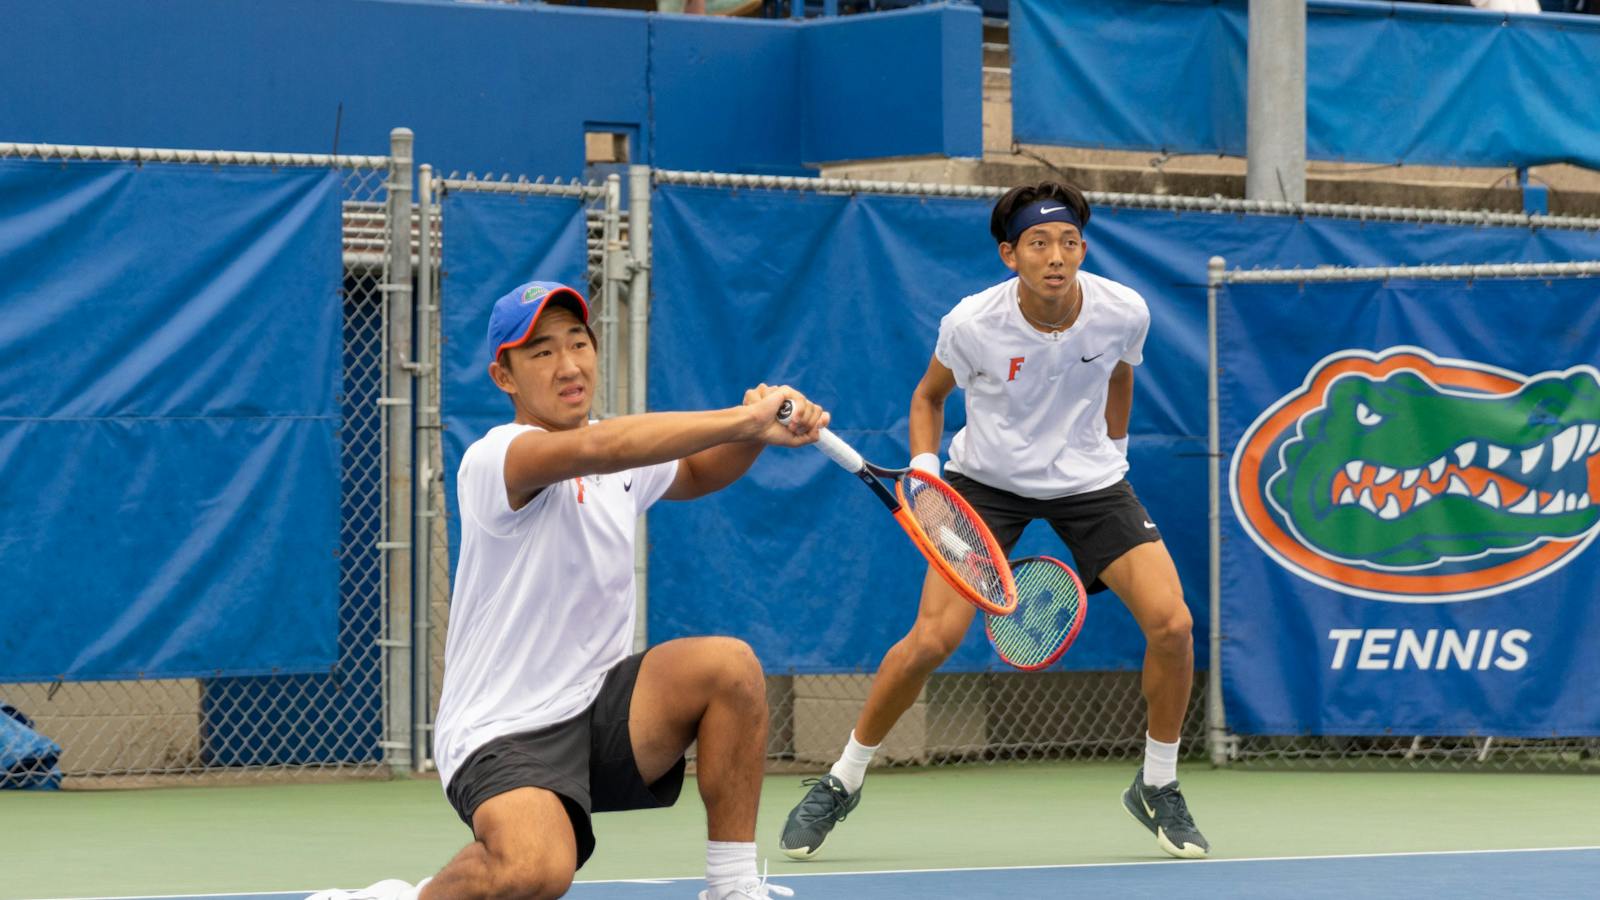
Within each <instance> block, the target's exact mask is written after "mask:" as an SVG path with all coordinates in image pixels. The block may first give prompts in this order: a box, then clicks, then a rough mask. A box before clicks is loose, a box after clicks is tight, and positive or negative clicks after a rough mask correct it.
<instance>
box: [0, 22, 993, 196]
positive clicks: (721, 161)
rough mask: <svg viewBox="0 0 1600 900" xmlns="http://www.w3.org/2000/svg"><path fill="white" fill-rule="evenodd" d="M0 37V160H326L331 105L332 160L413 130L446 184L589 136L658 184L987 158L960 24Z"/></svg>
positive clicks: (539, 170) (264, 27)
mask: <svg viewBox="0 0 1600 900" xmlns="http://www.w3.org/2000/svg"><path fill="white" fill-rule="evenodd" d="M0 21H3V22H4V27H0V60H4V61H5V71H6V78H5V80H4V81H3V83H0V141H20V142H39V143H58V144H101V145H117V146H155V147H195V148H221V149H236V150H269V151H292V152H310V153H326V152H329V151H330V150H332V149H333V142H334V126H335V122H336V120H337V119H338V116H339V110H340V107H341V104H342V106H343V114H342V123H341V125H340V128H339V133H340V138H339V150H340V151H341V152H345V153H369V154H381V153H386V152H387V151H388V134H389V130H390V129H391V128H393V127H395V126H400V125H404V126H407V127H409V128H411V129H412V130H413V131H415V132H416V134H417V148H416V152H417V158H418V159H419V160H421V161H425V162H431V163H433V164H434V165H435V166H436V167H437V168H439V169H441V170H442V171H446V172H448V171H450V170H452V169H455V170H461V171H476V172H479V173H483V172H511V173H516V174H528V175H530V176H531V175H548V176H554V177H570V176H576V175H580V174H582V171H583V163H584V158H583V139H582V134H583V131H584V130H585V123H592V124H596V125H603V126H621V128H622V129H623V130H630V131H633V132H635V133H637V134H638V135H639V142H638V145H637V146H636V149H635V159H640V160H647V161H649V162H650V163H651V164H652V165H655V166H658V167H662V168H692V169H718V170H724V171H743V172H771V173H794V174H801V173H804V172H805V171H806V169H805V167H804V163H807V162H817V161H826V160H837V159H848V158H858V157H860V156H864V155H868V154H871V155H884V156H904V155H920V154H944V155H951V156H977V155H979V154H980V153H981V149H982V136H981V130H980V129H981V124H980V123H981V100H980V84H981V71H980V64H979V62H978V59H979V53H980V50H979V45H980V42H981V35H980V27H979V14H978V11H977V10H976V9H975V8H972V7H967V6H962V5H951V6H944V5H938V6H930V7H924V8H919V9H915V10H907V11H904V12H897V13H893V14H883V15H878V16H856V17H849V18H846V19H841V20H835V21H828V22H791V21H787V20H773V21H762V20H753V21H752V20H740V21H730V20H723V19H710V18H701V17H694V18H690V17H683V16H656V15H645V14H641V13H631V12H617V11H608V10H588V9H574V8H570V7H550V6H542V5H541V6H506V5H499V4H466V3H453V2H436V0H233V2H226V3H224V2H216V0H148V2H141V3H137V4H128V3H119V2H113V0H59V2H51V3H46V4H33V3H21V2H12V0H4V4H3V6H0ZM812 55H815V56H816V57H817V59H815V60H812V59H810V56H812ZM952 60H953V61H955V62H956V63H957V64H958V65H956V66H951V65H948V64H947V63H949V62H950V61H952ZM969 63H970V65H969ZM951 68H959V69H960V71H958V72H953V73H952V72H947V71H946V70H947V69H951Z"/></svg>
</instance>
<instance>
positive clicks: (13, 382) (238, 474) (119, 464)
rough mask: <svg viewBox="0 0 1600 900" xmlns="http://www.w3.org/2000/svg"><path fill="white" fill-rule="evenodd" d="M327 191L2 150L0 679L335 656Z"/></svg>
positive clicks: (277, 175) (145, 673) (185, 672)
mask: <svg viewBox="0 0 1600 900" xmlns="http://www.w3.org/2000/svg"><path fill="white" fill-rule="evenodd" d="M339 192H340V177H339V174H338V173H337V172H333V171H327V170H305V169H280V170H266V169H254V168H243V167H240V168H227V169H220V170H218V169H213V168H210V167H204V166H177V165H149V164H146V165H143V166H139V165H125V164H113V163H84V162H69V163H61V162H48V163H46V162H35V161H0V284H3V285H4V286H5V288H4V291H3V293H0V358H3V359H5V360H6V361H7V362H8V365H6V366H4V367H0V510H4V515H0V562H3V564H4V567H5V570H6V572H7V576H6V588H5V590H4V591H3V592H0V614H3V617H4V621H5V622H6V626H5V627H4V628H0V681H33V680H56V679H67V680H83V679H100V678H175V677H192V676H214V675H260V674H273V673H288V672H316V671H327V669H328V668H329V666H330V665H331V664H332V663H333V660H334V658H335V656H336V653H337V647H336V646H335V644H336V641H335V635H336V628H337V607H338V601H339V559H338V553H339V547H340V542H339V497H340V489H339V484H340V480H339V479H340V473H339V439H338V434H337V431H338V428H339V424H340V410H339V400H338V396H339V390H340V379H341V374H340V373H341V367H340V344H341V306H340V289H341V285H342V284H343V272H344V269H343V262H342V259H341V237H340V227H341V226H340V202H339V198H340V193H339Z"/></svg>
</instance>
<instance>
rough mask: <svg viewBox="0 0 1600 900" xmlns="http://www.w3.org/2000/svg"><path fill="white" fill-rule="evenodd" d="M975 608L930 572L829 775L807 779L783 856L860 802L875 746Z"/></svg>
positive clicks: (823, 833) (805, 846)
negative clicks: (912, 613) (907, 623)
mask: <svg viewBox="0 0 1600 900" xmlns="http://www.w3.org/2000/svg"><path fill="white" fill-rule="evenodd" d="M976 612H977V610H976V608H974V607H973V606H972V604H970V603H968V602H967V601H966V600H963V599H962V598H961V595H960V594H958V593H956V591H955V589H954V588H952V587H950V586H949V585H948V584H946V583H945V581H944V579H943V578H940V577H939V576H938V575H937V574H935V573H934V572H933V570H931V569H930V570H929V571H928V574H927V576H926V577H925V578H924V579H923V582H922V604H921V606H920V608H919V609H918V610H917V621H916V623H915V624H913V625H912V626H911V631H910V632H909V633H908V634H907V635H906V636H905V637H903V638H901V639H900V641H899V642H898V643H896V644H895V645H894V646H893V647H891V648H889V652H888V653H886V654H884V657H883V662H882V663H881V664H880V665H879V666H878V674H877V676H876V677H875V678H873V680H872V689H871V691H870V692H869V693H868V694H867V702H866V705H865V706H863V707H862V709H861V715H860V718H858V719H857V720H856V728H855V730H854V731H852V732H851V733H850V740H849V743H847V744H846V745H845V750H844V754H843V756H841V757H840V759H839V761H838V762H837V763H835V764H834V766H833V769H832V771H830V772H829V773H828V774H827V775H824V776H822V777H821V778H814V779H808V780H807V781H806V782H805V784H806V785H807V786H808V787H810V790H809V791H808V792H807V793H806V796H805V798H804V799H802V800H801V801H800V803H799V805H797V806H796V807H795V808H794V810H793V811H791V812H790V813H789V818H788V821H787V822H785V823H784V828H783V836H782V837H781V838H780V839H779V841H778V847H779V849H781V850H782V851H783V852H784V854H786V855H787V856H789V857H790V858H792V859H809V858H810V857H812V856H814V855H816V853H817V851H818V850H820V849H821V848H822V842H823V840H824V839H826V838H827V836H828V834H829V833H830V832H832V831H833V827H834V826H835V825H837V824H838V823H840V822H842V821H844V818H845V816H847V815H849V813H850V811H851V810H853V809H855V808H856V805H857V804H859V803H860V802H861V782H862V779H864V778H865V777H866V769H867V765H868V764H869V763H870V762H871V760H872V754H873V753H874V752H876V750H877V745H878V744H880V743H882V741H883V739H884V737H885V736H886V735H888V733H889V729H891V728H893V727H894V723H895V722H897V721H899V720H900V717H901V716H902V715H905V712H906V710H908V709H910V708H911V704H913V703H915V702H917V695H918V694H920V693H921V692H922V688H923V686H924V685H926V684H927V683H928V676H930V675H932V674H933V670H934V669H937V668H939V666H940V665H942V664H943V663H944V661H945V660H947V659H949V658H950V654H952V653H954V652H955V650H956V648H957V647H959V646H961V640H962V638H963V637H965V636H966V633H967V629H968V627H970V626H971V625H972V617H973V616H974V615H975V614H976Z"/></svg>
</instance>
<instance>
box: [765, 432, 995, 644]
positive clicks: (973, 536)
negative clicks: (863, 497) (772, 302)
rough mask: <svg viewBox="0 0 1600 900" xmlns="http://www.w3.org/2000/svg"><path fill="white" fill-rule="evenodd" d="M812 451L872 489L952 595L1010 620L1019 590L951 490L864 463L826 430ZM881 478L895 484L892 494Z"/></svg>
mask: <svg viewBox="0 0 1600 900" xmlns="http://www.w3.org/2000/svg"><path fill="white" fill-rule="evenodd" d="M793 411H794V407H793V405H792V404H790V403H789V402H788V401H784V404H783V406H781V407H779V409H778V421H780V422H784V423H787V422H788V421H789V416H790V415H791V414H792V413H793ZM816 447H817V449H818V450H821V451H822V452H823V453H824V454H826V455H827V457H828V458H829V459H831V460H833V461H834V462H836V463H838V464H839V465H840V466H842V467H843V468H844V470H845V471H847V472H851V473H854V474H855V476H856V477H858V478H860V479H861V481H862V483H863V484H865V485H866V486H867V487H869V488H871V489H872V493H873V495H874V496H876V497H877V498H878V500H879V501H880V502H881V503H883V505H884V507H885V508H887V509H888V510H889V512H891V513H893V514H894V518H895V521H897V522H899V523H900V527H901V528H904V529H905V532H906V534H907V535H909V536H910V537H911V543H913V544H915V545H916V548H917V549H918V550H920V551H922V555H923V556H925V557H927V559H928V563H929V565H931V566H933V570H934V571H935V572H938V573H939V575H940V577H942V578H943V579H944V580H945V582H946V583H948V584H949V585H950V586H951V587H952V588H955V590H956V593H958V594H960V595H961V596H962V597H963V598H964V599H966V600H967V601H968V602H969V603H972V604H973V605H974V606H977V607H978V608H979V609H981V610H983V611H984V612H986V613H989V614H990V615H994V616H1006V615H1009V614H1010V613H1011V611H1012V610H1014V609H1016V608H1017V589H1016V585H1015V583H1014V582H1013V581H1012V580H1011V567H1010V566H1008V565H1007V564H1006V556H1005V552H1004V551H1002V550H1001V549H1000V544H999V542H997V541H996V540H995V539H994V535H993V534H990V533H989V526H987V525H985V524H983V519H981V518H979V517H978V513H977V512H976V511H975V510H973V508H972V506H971V505H970V504H969V503H967V501H966V500H965V499H963V498H962V496H961V495H960V494H958V493H956V490H955V488H953V487H951V486H950V485H948V484H945V482H944V481H943V480H942V479H940V478H939V477H937V476H935V475H930V474H928V473H927V472H922V471H919V470H916V469H886V468H884V467H883V466H878V465H874V464H872V463H870V462H867V461H866V460H865V459H862V458H861V454H860V453H857V452H856V451H855V449H854V448H852V447H851V446H850V445H849V444H846V443H845V442H844V441H843V440H841V439H840V438H839V436H838V435H836V434H834V433H833V432H831V431H829V430H828V429H826V428H824V429H822V431H821V432H820V433H819V434H818V435H817V444H816ZM879 479H883V480H884V481H893V482H894V491H893V492H891V491H890V490H889V489H888V488H887V487H884V485H883V483H882V481H879Z"/></svg>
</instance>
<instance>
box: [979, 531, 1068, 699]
mask: <svg viewBox="0 0 1600 900" xmlns="http://www.w3.org/2000/svg"><path fill="white" fill-rule="evenodd" d="M1011 575H1012V577H1013V578H1014V579H1015V580H1016V585H1017V609H1016V612H1013V613H1012V614H1011V615H1009V616H994V615H990V616H985V617H984V623H983V627H984V631H986V632H988V634H989V643H990V644H992V645H994V650H995V652H996V653H998V654H1000V658H1001V659H1003V660H1005V661H1006V662H1007V663H1009V664H1011V665H1013V666H1016V667H1017V668H1019V669H1023V670H1025V671H1029V672H1031V671H1034V670H1035V669H1042V668H1044V667H1045V666H1048V665H1050V664H1051V663H1053V662H1055V661H1056V660H1058V659H1060V658H1061V654H1063V653H1065V652H1067V648H1068V647H1070V646H1072V642H1073V641H1074V640H1076V639H1077V637H1078V631H1079V630H1080V629H1081V628H1083V618H1084V616H1085V615H1086V614H1087V613H1088V601H1089V595H1088V593H1087V592H1085V591H1084V589H1083V582H1082V581H1081V580H1079V578H1078V573H1077V572H1074V571H1072V569H1071V567H1069V566H1068V565H1067V564H1066V563H1064V562H1062V561H1061V560H1059V559H1052V558H1051V557H1048V556H1030V557H1028V558H1027V559H1022V560H1018V561H1016V562H1014V563H1011Z"/></svg>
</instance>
